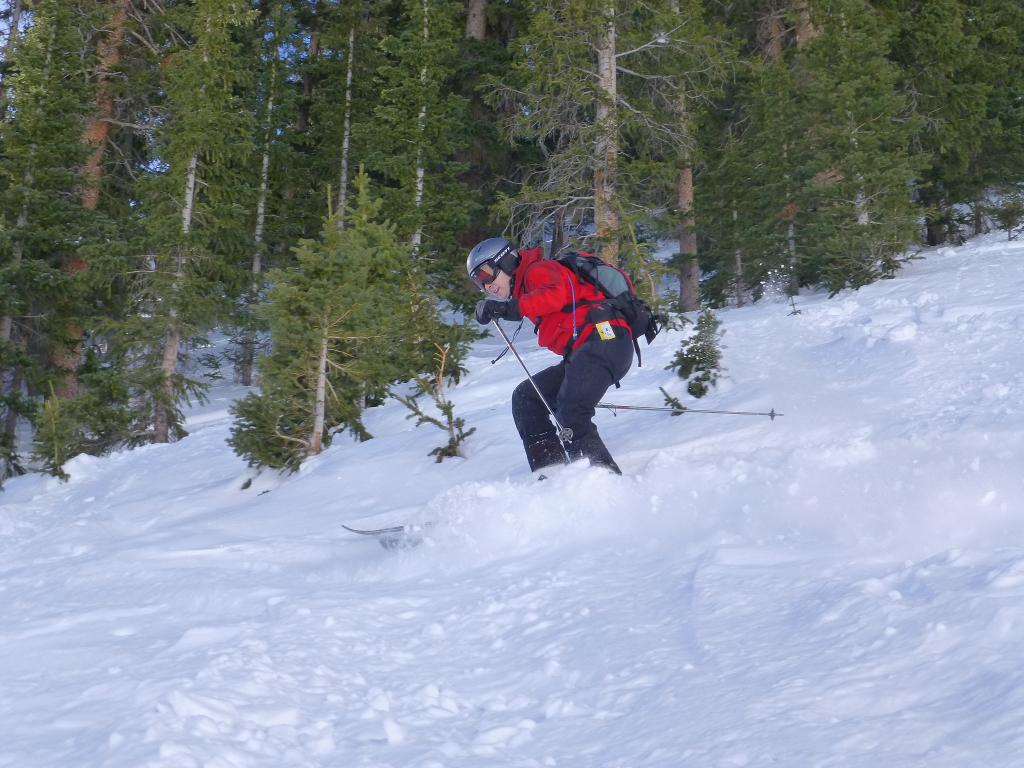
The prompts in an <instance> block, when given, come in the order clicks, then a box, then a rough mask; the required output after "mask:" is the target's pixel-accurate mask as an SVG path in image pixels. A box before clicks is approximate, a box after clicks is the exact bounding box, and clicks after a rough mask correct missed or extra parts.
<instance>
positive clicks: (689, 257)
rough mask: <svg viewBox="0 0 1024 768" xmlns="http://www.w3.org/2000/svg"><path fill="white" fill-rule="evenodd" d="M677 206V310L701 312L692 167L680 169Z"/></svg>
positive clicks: (686, 166) (685, 166)
mask: <svg viewBox="0 0 1024 768" xmlns="http://www.w3.org/2000/svg"><path fill="white" fill-rule="evenodd" d="M676 191H677V205H678V206H679V216H680V219H681V221H680V226H679V258H680V265H679V311H680V312H693V311H694V310H697V309H700V266H699V264H698V263H697V231H696V229H695V226H696V222H695V220H694V217H693V166H692V165H684V166H683V167H682V168H680V169H679V179H678V183H677V189H676Z"/></svg>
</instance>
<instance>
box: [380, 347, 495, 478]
mask: <svg viewBox="0 0 1024 768" xmlns="http://www.w3.org/2000/svg"><path fill="white" fill-rule="evenodd" d="M434 346H435V347H436V348H437V353H436V354H435V356H434V359H435V361H436V363H437V366H436V369H435V370H434V372H433V375H431V376H417V377H416V381H415V383H416V388H417V391H416V392H415V393H414V394H412V395H409V396H408V397H404V396H402V395H394V398H395V399H396V400H398V402H400V403H401V404H402V405H404V406H405V407H406V408H408V409H409V410H410V411H412V413H410V414H409V415H408V416H407V417H406V418H410V419H412V418H415V419H416V426H417V427H418V426H420V425H421V424H433V425H434V426H435V427H437V428H438V429H441V430H443V431H444V432H445V433H446V434H447V435H448V442H447V443H445V444H444V445H439V446H438V447H436V448H434V450H432V451H431V452H430V453H429V454H428V455H429V456H434V457H436V461H437V463H438V464H440V463H441V462H442V461H444V460H445V459H449V458H454V457H456V456H459V457H461V456H462V455H463V453H462V444H463V443H464V442H465V441H466V438H468V437H469V436H470V435H472V434H473V433H474V432H476V427H471V428H470V429H468V430H467V429H466V421H465V419H463V418H462V417H456V416H455V405H454V403H452V401H451V400H449V399H448V397H447V395H446V394H445V381H446V372H445V369H446V367H447V365H448V355H449V353H450V352H451V351H452V345H451V344H444V345H441V344H435V345H434ZM420 395H428V396H429V397H430V398H431V400H433V401H434V406H435V407H436V408H437V410H438V411H439V412H440V414H441V415H440V418H439V417H437V416H432V415H431V414H429V413H427V412H426V411H424V410H423V407H422V406H421V405H420V404H419V402H418V398H419V397H420Z"/></svg>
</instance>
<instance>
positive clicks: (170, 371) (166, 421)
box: [153, 155, 199, 443]
mask: <svg viewBox="0 0 1024 768" xmlns="http://www.w3.org/2000/svg"><path fill="white" fill-rule="evenodd" d="M198 168H199V155H192V157H191V158H190V159H189V162H188V173H187V175H186V177H185V204H184V205H183V206H182V208H181V234H182V240H183V241H184V242H183V243H182V247H183V248H187V247H188V243H187V240H188V236H189V234H191V232H192V210H193V208H194V206H195V200H196V176H197V173H198ZM186 260H187V256H186V252H185V251H184V250H179V251H178V255H177V257H176V266H175V272H174V275H175V280H176V282H180V280H181V278H182V277H183V276H184V272H185V263H186ZM172 302H173V300H172ZM168 315H169V318H170V327H169V328H168V330H167V336H166V337H165V338H164V354H163V359H162V360H161V363H160V372H161V374H162V378H163V383H162V389H163V392H162V393H161V397H158V398H157V400H156V406H155V408H154V415H153V442H154V443H166V442H167V441H168V440H169V439H170V427H171V410H172V409H173V407H174V399H175V398H174V376H175V374H176V373H177V370H178V348H179V347H180V346H181V324H180V323H179V321H178V312H177V310H176V309H175V308H174V306H173V303H172V306H171V308H170V310H169V311H168Z"/></svg>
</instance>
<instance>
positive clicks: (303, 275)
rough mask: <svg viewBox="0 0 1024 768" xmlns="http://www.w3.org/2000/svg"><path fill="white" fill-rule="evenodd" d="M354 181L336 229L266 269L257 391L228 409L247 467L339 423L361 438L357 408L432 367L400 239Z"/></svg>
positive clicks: (304, 447) (428, 324)
mask: <svg viewBox="0 0 1024 768" xmlns="http://www.w3.org/2000/svg"><path fill="white" fill-rule="evenodd" d="M355 187H356V195H355V199H354V202H353V206H352V208H351V209H350V210H349V212H348V215H347V216H346V219H345V221H346V226H345V228H344V229H340V228H339V227H338V226H337V220H336V217H335V216H331V217H329V218H328V219H327V220H326V221H325V222H324V225H323V229H322V231H321V235H320V238H319V239H317V240H302V241H300V243H299V245H298V246H297V247H296V248H295V258H296V264H295V266H294V267H293V268H290V269H278V270H273V271H271V272H270V273H269V275H268V282H269V284H270V285H271V286H272V287H271V288H270V291H269V293H268V295H267V301H266V304H265V305H263V312H264V316H265V318H266V322H267V324H268V326H269V328H270V335H271V339H272V346H273V349H272V351H271V352H270V354H268V355H266V356H265V357H263V358H262V359H261V360H260V361H259V364H258V369H259V378H260V387H261V391H260V392H259V393H258V394H257V393H251V394H249V395H248V396H247V397H246V398H244V399H243V400H241V401H240V402H239V403H237V404H236V406H235V407H234V409H233V413H234V414H235V417H236V423H235V426H234V428H233V429H232V433H231V438H230V439H229V443H230V444H231V445H232V447H234V449H235V451H236V452H238V453H239V454H240V455H241V456H243V457H245V458H246V459H247V460H248V461H249V463H250V465H252V466H260V467H262V466H268V467H275V468H280V469H287V470H292V471H294V470H295V469H297V468H298V466H299V465H300V464H301V463H302V461H303V460H304V459H306V458H307V457H309V456H313V455H316V454H318V453H320V451H321V450H322V449H323V448H324V447H326V446H327V445H329V444H330V442H331V440H332V437H333V436H334V435H335V434H336V433H337V432H340V431H342V430H345V429H347V430H349V431H350V433H351V434H352V435H354V436H355V437H356V439H359V440H365V439H368V438H369V437H371V435H370V434H369V432H367V430H366V428H365V426H364V425H363V423H362V418H361V417H362V413H363V410H364V409H365V408H366V406H367V405H368V404H371V403H376V402H381V401H382V400H383V399H384V397H386V395H387V392H388V388H389V387H390V386H391V384H392V383H393V382H395V381H401V380H406V379H410V378H413V377H415V376H416V375H417V374H419V373H421V372H422V371H424V370H429V368H430V367H431V365H432V361H431V360H430V357H429V353H426V354H425V353H424V348H427V349H429V345H428V344H425V343H424V342H429V341H430V340H432V339H437V338H438V332H439V330H440V329H441V328H442V327H443V326H442V324H441V323H440V321H439V320H438V319H437V316H436V310H434V309H433V306H432V305H431V304H430V303H429V302H426V301H424V300H423V299H422V297H421V296H420V295H419V293H418V291H417V290H414V289H413V288H412V286H413V285H414V284H415V281H414V280H413V278H412V276H411V270H412V266H411V260H410V254H409V249H408V246H407V245H406V244H403V243H401V242H400V241H399V237H398V234H397V232H396V229H395V227H394V226H393V225H392V224H390V223H388V222H386V221H381V220H380V219H379V214H380V209H381V202H380V200H378V199H376V198H374V197H372V196H371V194H370V189H369V179H368V177H367V176H366V175H365V174H360V176H359V177H358V178H357V179H356V182H355Z"/></svg>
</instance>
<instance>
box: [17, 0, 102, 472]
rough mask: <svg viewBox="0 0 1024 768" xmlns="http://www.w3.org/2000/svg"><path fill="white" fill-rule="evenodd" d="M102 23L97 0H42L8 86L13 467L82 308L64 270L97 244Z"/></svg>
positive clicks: (34, 10)
mask: <svg viewBox="0 0 1024 768" xmlns="http://www.w3.org/2000/svg"><path fill="white" fill-rule="evenodd" d="M95 21H96V5H95V3H93V2H91V0H79V1H78V2H57V1H56V0H41V1H40V2H38V3H36V4H35V5H34V6H33V8H32V11H31V16H30V24H31V26H30V27H29V29H28V31H27V32H26V33H25V35H24V37H23V38H22V39H20V40H19V41H18V45H17V46H16V48H15V51H14V54H13V58H12V62H11V63H12V65H13V71H9V72H8V73H6V75H5V78H4V89H5V92H6V93H7V94H8V97H9V99H10V101H11V105H12V107H13V110H12V113H11V115H9V119H8V120H7V121H5V122H4V123H3V124H2V128H3V135H2V142H3V150H4V157H3V158H2V160H0V208H2V220H4V221H5V222H6V224H7V231H6V233H5V237H4V238H3V240H2V242H0V246H2V248H3V250H2V251H0V274H2V280H0V285H2V286H3V288H2V289H0V387H2V391H0V403H2V406H3V408H2V411H3V413H2V416H0V418H2V421H3V424H2V437H0V453H2V454H3V455H2V461H3V462H4V466H0V477H2V476H4V475H6V474H8V473H9V472H11V471H17V470H18V469H19V468H20V463H19V461H18V458H17V453H16V446H15V445H14V434H15V429H16V426H17V422H18V419H19V417H30V416H32V414H33V413H34V410H35V404H36V400H35V399H36V398H38V397H40V396H43V395H44V394H49V392H50V391H52V387H53V386H54V385H59V380H57V381H55V377H59V375H60V373H61V372H60V371H53V370H52V369H51V368H49V367H48V366H47V360H48V358H49V357H50V352H51V350H52V349H53V348H54V347H55V346H58V345H60V344H61V343H63V341H64V334H65V331H66V329H67V327H68V324H69V317H70V316H72V315H73V314H75V313H76V312H77V311H78V310H79V309H80V304H79V301H80V297H81V294H80V291H79V286H78V285H76V284H75V283H73V282H72V280H71V279H70V277H69V275H68V274H67V273H66V272H64V271H62V270H61V265H62V263H65V262H66V261H67V260H72V259H76V258H79V257H80V253H81V251H82V249H83V248H84V247H86V246H87V245H88V244H89V243H91V242H94V241H95V238H96V234H97V233H96V232H95V231H93V224H94V217H93V216H91V215H90V212H88V211H86V210H85V209H83V208H82V206H81V205H79V203H78V195H77V190H78V187H79V183H80V179H79V175H78V169H79V168H80V167H81V165H82V164H83V162H84V161H85V159H86V157H87V155H88V148H87V146H86V145H85V144H84V143H83V142H82V135H83V128H84V125H85V121H86V115H87V113H88V110H89V106H90V104H91V100H92V92H91V87H90V81H89V78H88V75H87V73H88V71H89V69H90V67H91V65H92V63H93V59H94V53H95V51H94V49H93V50H90V43H89V41H90V39H91V35H92V34H93V31H94V28H95V27H94V24H95Z"/></svg>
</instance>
